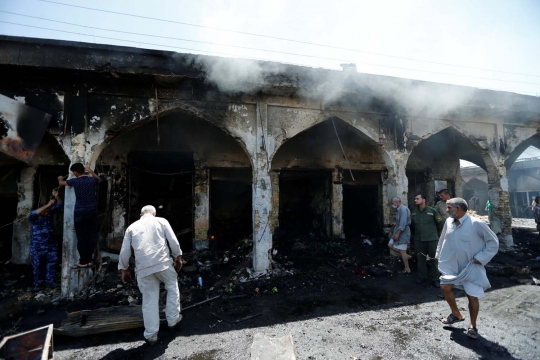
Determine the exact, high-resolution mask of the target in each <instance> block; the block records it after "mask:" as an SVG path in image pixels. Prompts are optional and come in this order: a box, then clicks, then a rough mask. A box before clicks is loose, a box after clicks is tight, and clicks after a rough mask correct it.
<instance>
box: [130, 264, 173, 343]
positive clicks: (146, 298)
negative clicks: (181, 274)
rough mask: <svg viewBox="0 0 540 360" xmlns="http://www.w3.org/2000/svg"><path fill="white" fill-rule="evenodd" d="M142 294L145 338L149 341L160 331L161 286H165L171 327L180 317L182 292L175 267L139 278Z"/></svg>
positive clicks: (166, 308) (167, 311)
mask: <svg viewBox="0 0 540 360" xmlns="http://www.w3.org/2000/svg"><path fill="white" fill-rule="evenodd" d="M137 282H138V284H139V290H141V293H142V297H143V298H142V313H143V320H144V337H145V338H146V339H148V338H149V337H151V336H152V335H154V334H156V333H157V332H158V331H159V284H160V282H162V283H164V284H165V289H166V290H167V305H166V307H165V317H166V318H167V323H168V324H169V325H171V324H174V322H175V321H176V320H177V319H178V316H179V315H180V291H179V290H178V279H177V274H176V271H175V270H174V267H172V266H169V268H168V269H167V270H163V271H160V272H157V273H154V274H151V275H148V276H145V277H142V278H139V277H138V278H137Z"/></svg>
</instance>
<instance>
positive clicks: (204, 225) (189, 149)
mask: <svg viewBox="0 0 540 360" xmlns="http://www.w3.org/2000/svg"><path fill="white" fill-rule="evenodd" d="M223 123H224V121H221V122H218V121H217V119H216V118H209V117H206V116H203V115H202V114H201V113H200V112H193V111H189V109H188V110H186V108H184V107H176V108H174V109H169V110H165V111H162V112H160V113H159V116H158V115H153V116H149V117H146V118H144V119H142V120H140V121H136V122H134V123H132V124H129V125H127V126H124V127H122V128H120V129H119V130H118V131H115V132H114V133H112V132H111V133H110V134H109V135H108V136H106V137H105V138H104V139H102V141H101V142H100V143H99V144H97V145H96V146H94V147H93V149H92V154H91V163H92V165H94V164H96V163H98V164H100V163H101V162H102V161H103V165H108V166H109V171H110V172H112V176H113V178H114V180H111V182H113V183H114V185H115V186H118V188H119V189H121V191H113V192H112V197H111V199H112V212H113V214H114V216H113V217H114V219H125V220H127V221H125V220H118V221H116V220H115V222H114V225H113V226H112V230H111V233H112V238H113V241H114V242H115V241H119V240H120V237H121V234H122V233H123V231H124V229H125V227H126V226H127V225H129V223H130V222H132V221H134V220H136V219H137V218H138V215H137V214H138V213H136V212H135V211H136V210H137V206H139V205H141V206H142V205H144V204H142V203H141V204H139V203H140V202H143V201H146V203H149V202H148V201H154V203H151V204H152V205H156V207H157V208H158V206H157V205H163V209H162V210H161V213H162V214H164V215H162V216H165V217H168V218H169V221H170V223H171V225H172V226H173V229H174V230H175V231H180V230H186V229H188V228H191V233H187V234H191V241H192V242H191V243H190V242H189V236H190V235H185V234H184V235H183V240H181V243H182V245H183V247H184V248H187V249H189V248H191V246H193V247H194V248H195V249H201V248H205V247H208V246H209V245H210V242H209V239H210V235H214V234H215V232H214V230H215V229H216V228H218V226H217V225H216V224H217V223H218V222H219V223H220V224H221V228H222V229H223V228H224V227H225V226H226V224H227V222H226V221H223V220H219V219H221V218H219V216H225V215H226V214H225V212H224V211H218V210H217V209H218V208H223V206H218V205H219V204H223V203H225V202H226V199H225V195H223V194H225V191H220V190H217V189H223V188H225V187H226V188H227V189H228V188H230V187H232V184H237V185H238V186H236V188H237V189H236V190H235V189H233V190H231V191H232V193H234V191H240V190H238V189H239V188H241V189H242V191H243V190H245V188H248V190H247V192H246V193H245V194H244V192H243V193H242V194H244V195H245V196H239V197H237V198H236V199H238V201H231V203H230V206H231V208H232V211H231V214H232V215H234V216H239V215H238V214H239V213H240V212H235V211H234V210H235V209H236V208H235V207H234V206H236V205H238V204H240V203H241V206H242V210H246V211H248V212H249V214H248V216H243V215H242V216H243V217H242V224H241V225H242V226H244V225H246V224H248V225H247V226H249V231H248V232H247V233H246V234H243V235H242V236H245V237H247V236H248V235H249V234H250V233H251V232H252V217H251V205H252V204H251V202H250V199H251V195H252V191H251V189H252V173H251V172H252V169H253V167H252V162H251V156H250V155H249V153H248V151H247V148H246V145H245V144H246V142H245V138H242V134H236V133H235V130H234V129H232V130H231V129H230V128H228V127H227V126H226V125H225V124H223ZM157 124H159V132H158V130H157ZM157 134H159V136H160V141H159V143H158V141H157ZM107 149H109V150H107ZM128 154H129V158H128ZM135 161H137V163H136V162H135ZM141 161H142V162H141ZM137 164H139V165H137ZM98 168H99V167H98ZM157 168H159V170H157ZM111 169H112V170H111ZM175 169H176V170H175ZM147 173H148V174H152V173H154V174H155V175H156V180H159V181H160V182H159V183H158V182H157V181H156V183H155V186H154V185H151V183H150V182H149V180H148V176H150V175H148V174H147ZM179 173H182V175H178V174H179ZM185 174H186V175H185ZM173 175H175V176H173ZM130 177H131V179H130ZM165 177H168V178H169V179H171V180H170V181H171V182H170V184H171V187H172V186H173V185H172V184H173V183H174V184H175V185H174V189H175V194H174V196H175V197H173V195H172V194H171V196H170V197H167V196H166V195H164V194H162V193H163V192H160V193H159V195H156V197H153V198H152V197H151V194H153V193H156V194H157V193H158V190H152V189H149V187H148V186H146V185H137V184H150V185H149V186H150V187H159V186H160V184H161V185H163V184H162V183H163V182H165V181H168V180H167V179H164V178H165ZM157 178H159V179H157ZM173 178H174V179H173ZM137 179H139V180H137ZM174 181H176V182H174ZM132 184H135V187H133V185H132ZM214 185H215V186H214ZM111 186H112V185H111ZM165 186H168V185H165ZM181 186H183V187H184V188H185V191H183V190H177V189H178V187H181ZM137 189H139V190H137ZM144 189H146V190H144ZM214 191H216V193H215V195H216V196H210V193H211V192H212V193H214ZM119 194H120V195H119ZM121 194H123V195H121ZM132 194H136V195H134V196H132ZM221 195H223V196H221ZM133 198H135V202H133V200H132V199H133ZM144 199H146V200H144ZM218 203H219V204H218ZM247 203H249V209H248V205H246V204H247ZM211 204H212V205H211ZM214 205H215V206H214ZM237 207H238V206H237ZM180 208H181V209H180ZM210 208H212V210H210ZM175 209H176V210H175ZM178 209H180V210H178ZM173 210H174V211H175V212H174V213H173V212H172V211H173ZM130 211H131V213H130ZM159 211H160V210H159V208H158V212H159ZM166 214H168V215H166ZM214 214H220V215H219V216H218V218H216V217H214ZM242 214H244V213H243V212H242ZM232 215H231V216H232ZM158 216H159V215H158ZM171 218H173V219H176V220H175V222H173V221H172V220H171ZM180 218H182V219H184V220H181V219H180ZM192 219H193V220H192ZM218 220H219V221H218ZM248 222H249V223H248ZM229 230H230V229H229ZM223 232H226V231H225V230H224V231H223ZM216 235H217V234H216ZM231 237H232V236H228V238H231ZM215 238H216V239H224V238H225V237H221V238H220V237H219V236H216V237H215ZM179 239H180V237H179ZM229 240H231V241H232V238H231V239H229ZM229 240H227V241H229ZM236 240H238V239H236ZM224 241H225V240H224ZM216 245H217V241H216ZM115 246H116V243H115Z"/></svg>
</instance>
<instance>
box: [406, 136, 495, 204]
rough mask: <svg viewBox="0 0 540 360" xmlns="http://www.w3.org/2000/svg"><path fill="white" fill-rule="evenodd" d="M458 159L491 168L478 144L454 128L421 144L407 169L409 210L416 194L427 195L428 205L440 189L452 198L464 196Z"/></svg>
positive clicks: (490, 162) (413, 152) (491, 162)
mask: <svg viewBox="0 0 540 360" xmlns="http://www.w3.org/2000/svg"><path fill="white" fill-rule="evenodd" d="M484 152H485V151H484ZM460 160H465V161H468V162H470V163H472V164H476V165H477V166H479V167H480V168H481V169H483V170H484V171H486V170H487V167H488V165H489V166H493V161H492V160H491V158H490V157H489V155H487V154H483V153H482V149H480V148H479V146H478V145H477V144H474V143H473V142H472V141H471V140H470V139H469V138H467V137H466V136H465V135H463V134H462V133H461V132H459V131H458V130H456V129H455V128H453V127H449V128H446V129H444V130H442V131H440V132H438V133H436V134H434V135H431V136H430V137H428V138H427V139H424V140H422V141H420V142H419V144H418V145H416V146H415V147H414V148H413V151H412V153H411V155H410V157H409V159H408V161H407V166H406V174H407V178H408V180H409V188H408V203H409V207H411V208H412V207H413V206H414V196H415V195H416V194H418V193H422V194H425V195H426V197H427V201H428V204H434V203H435V198H436V191H438V190H441V188H443V187H446V188H447V189H448V190H449V191H450V193H451V195H452V196H453V197H464V196H467V194H464V192H463V179H462V176H461V171H460ZM466 190H467V191H469V190H470V189H468V188H467V189H466Z"/></svg>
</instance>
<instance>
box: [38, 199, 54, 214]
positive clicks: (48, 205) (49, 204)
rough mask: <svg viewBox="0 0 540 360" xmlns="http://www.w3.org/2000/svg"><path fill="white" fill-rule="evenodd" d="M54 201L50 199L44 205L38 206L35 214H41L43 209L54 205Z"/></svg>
mask: <svg viewBox="0 0 540 360" xmlns="http://www.w3.org/2000/svg"><path fill="white" fill-rule="evenodd" d="M54 203H55V201H54V200H50V201H49V202H48V203H47V204H46V205H44V206H42V207H40V208H39V209H37V210H36V214H38V215H39V214H41V213H42V212H43V210H45V209H48V208H50V207H51V206H53V205H54Z"/></svg>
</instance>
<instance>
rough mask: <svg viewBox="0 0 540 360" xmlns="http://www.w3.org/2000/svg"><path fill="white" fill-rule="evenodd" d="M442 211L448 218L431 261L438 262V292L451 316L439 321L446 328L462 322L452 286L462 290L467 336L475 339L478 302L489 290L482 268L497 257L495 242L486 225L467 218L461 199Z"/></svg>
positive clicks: (448, 202) (449, 203)
mask: <svg viewBox="0 0 540 360" xmlns="http://www.w3.org/2000/svg"><path fill="white" fill-rule="evenodd" d="M446 212H447V213H448V215H449V218H448V219H447V220H446V222H445V224H444V228H443V230H442V233H441V237H440V238H439V244H438V246H437V252H436V254H435V258H436V259H437V260H438V261H439V272H440V273H441V277H440V282H441V290H442V293H443V295H444V298H445V299H446V302H447V303H448V305H449V306H450V309H451V310H452V313H451V314H450V315H449V316H448V317H447V318H446V319H442V320H441V321H442V322H443V324H447V325H449V324H453V323H456V322H460V321H464V320H465V317H464V316H463V315H462V314H461V312H460V311H459V308H458V306H457V304H456V299H455V297H454V293H453V292H452V287H454V286H455V287H456V288H459V289H463V290H464V291H465V293H466V294H467V298H468V299H469V315H470V317H471V320H470V325H469V329H468V330H467V336H469V337H471V338H473V339H476V338H477V337H478V330H477V329H476V319H477V317H478V311H479V310H480V302H479V299H481V298H483V297H484V290H486V289H488V288H490V287H491V284H490V283H489V281H488V278H487V275H486V269H485V268H484V266H485V265H486V264H487V263H488V262H489V261H490V260H491V259H492V258H493V257H494V256H495V254H497V251H498V250H499V240H498V239H497V235H495V233H494V232H493V231H491V229H490V228H489V227H488V226H487V224H486V223H484V222H483V221H482V220H480V219H478V218H473V217H470V216H469V215H467V202H466V201H465V199H462V198H453V199H450V200H448V201H447V202H446Z"/></svg>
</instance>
